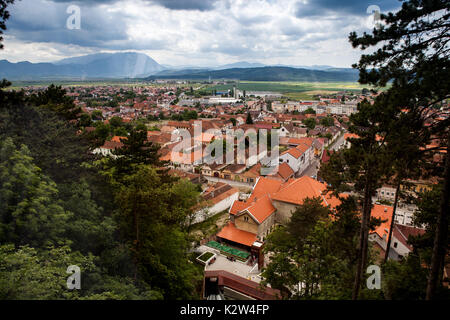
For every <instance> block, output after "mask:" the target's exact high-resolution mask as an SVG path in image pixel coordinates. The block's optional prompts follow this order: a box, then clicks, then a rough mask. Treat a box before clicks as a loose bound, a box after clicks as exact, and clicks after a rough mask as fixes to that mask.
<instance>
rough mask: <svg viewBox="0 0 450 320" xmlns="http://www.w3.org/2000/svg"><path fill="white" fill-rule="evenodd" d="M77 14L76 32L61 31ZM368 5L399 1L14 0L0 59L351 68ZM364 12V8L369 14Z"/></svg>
mask: <svg viewBox="0 0 450 320" xmlns="http://www.w3.org/2000/svg"><path fill="white" fill-rule="evenodd" d="M74 5H75V6H77V7H79V9H80V19H79V21H80V28H79V29H76V28H75V29H73V28H68V27H67V20H69V22H73V21H75V20H73V19H72V18H71V16H72V14H73V11H69V13H68V8H69V7H70V6H74ZM370 6H378V7H379V8H380V11H381V12H388V11H396V10H398V9H399V8H400V7H401V1H399V0H353V1H350V0H340V1H332V0H123V1H118V0H80V1H68V0H19V1H18V0H16V3H14V4H13V5H11V6H10V7H9V11H10V13H11V17H10V19H9V20H8V21H7V28H8V29H7V30H6V32H5V36H4V38H5V40H4V45H5V49H4V50H2V51H0V60H2V59H7V60H9V61H10V62H18V61H30V62H52V61H57V60H59V59H63V58H67V57H73V56H81V55H85V54H91V53H98V52H120V51H122V52H125V51H135V52H141V53H145V54H147V55H149V56H150V57H152V58H153V59H155V60H156V61H157V62H158V63H160V64H163V65H171V66H217V65H222V64H228V63H233V62H238V61H248V62H259V63H263V64H268V65H274V64H284V65H304V66H311V65H331V66H336V67H351V65H352V64H353V63H355V62H357V61H358V60H359V57H360V55H361V51H360V50H359V49H353V48H352V46H351V45H350V43H349V41H348V35H349V33H350V32H352V31H356V32H358V33H359V34H362V33H363V32H370V31H371V29H372V28H373V20H374V18H373V14H370V13H368V8H369V7H370ZM369 11H370V10H369Z"/></svg>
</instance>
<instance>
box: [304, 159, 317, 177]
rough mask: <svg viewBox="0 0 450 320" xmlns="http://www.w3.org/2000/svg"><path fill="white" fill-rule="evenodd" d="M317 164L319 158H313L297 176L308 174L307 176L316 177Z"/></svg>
mask: <svg viewBox="0 0 450 320" xmlns="http://www.w3.org/2000/svg"><path fill="white" fill-rule="evenodd" d="M318 166H319V159H317V158H314V159H313V160H312V162H311V164H310V165H309V166H308V168H306V170H304V171H303V172H302V174H300V175H299V177H303V176H308V177H312V176H316V177H317V171H318V169H317V167H318Z"/></svg>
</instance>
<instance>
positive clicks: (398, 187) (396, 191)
mask: <svg viewBox="0 0 450 320" xmlns="http://www.w3.org/2000/svg"><path fill="white" fill-rule="evenodd" d="M401 181H402V179H400V178H399V179H398V181H397V188H396V190H395V198H394V209H393V210H392V218H391V219H392V220H391V227H390V228H389V236H388V241H387V246H386V253H385V255H384V261H383V263H386V262H387V261H388V258H389V250H390V249H391V241H392V232H394V226H395V211H396V210H397V203H398V193H399V192H400V184H401Z"/></svg>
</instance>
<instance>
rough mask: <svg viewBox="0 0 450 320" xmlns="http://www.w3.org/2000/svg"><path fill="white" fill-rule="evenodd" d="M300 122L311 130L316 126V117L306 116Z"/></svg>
mask: <svg viewBox="0 0 450 320" xmlns="http://www.w3.org/2000/svg"><path fill="white" fill-rule="evenodd" d="M302 122H303V124H304V125H305V126H306V127H307V128H308V129H311V130H312V129H314V128H315V127H316V119H315V118H306V119H303V120H302Z"/></svg>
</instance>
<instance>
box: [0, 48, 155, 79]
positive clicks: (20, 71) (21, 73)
mask: <svg viewBox="0 0 450 320" xmlns="http://www.w3.org/2000/svg"><path fill="white" fill-rule="evenodd" d="M162 70H164V67H163V66H161V65H159V64H158V63H157V62H156V61H155V60H153V59H152V58H150V57H149V56H147V55H145V54H141V53H135V52H124V53H99V54H92V55H86V56H80V57H75V58H68V59H63V60H60V61H57V62H55V63H30V62H18V63H11V62H9V61H7V60H0V78H7V79H9V80H42V79H101V78H136V77H139V78H142V77H147V76H149V75H152V74H154V73H157V72H160V71H162Z"/></svg>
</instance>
